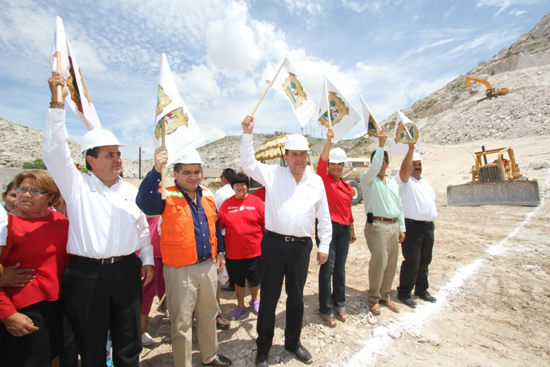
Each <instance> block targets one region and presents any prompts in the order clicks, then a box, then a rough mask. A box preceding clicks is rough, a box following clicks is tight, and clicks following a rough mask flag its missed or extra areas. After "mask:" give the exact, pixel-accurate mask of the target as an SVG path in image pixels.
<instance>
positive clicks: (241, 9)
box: [206, 4, 260, 72]
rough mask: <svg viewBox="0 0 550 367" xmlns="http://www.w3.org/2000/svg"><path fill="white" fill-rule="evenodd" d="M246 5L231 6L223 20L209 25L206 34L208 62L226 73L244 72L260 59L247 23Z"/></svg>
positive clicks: (251, 30) (252, 33)
mask: <svg viewBox="0 0 550 367" xmlns="http://www.w3.org/2000/svg"><path fill="white" fill-rule="evenodd" d="M246 20H247V8H246V5H245V4H234V5H233V6H232V7H231V8H230V9H228V13H227V14H226V16H225V17H224V18H223V19H220V20H217V21H214V22H212V23H210V24H209V26H208V29H207V31H206V36H207V41H208V46H207V48H208V51H207V55H208V58H209V60H210V61H211V62H212V63H213V64H214V65H216V66H217V67H219V68H222V69H225V70H227V71H229V72H233V71H241V70H246V69H248V68H250V67H252V66H253V65H255V64H256V63H257V61H258V60H259V59H260V51H259V50H258V47H257V46H256V43H255V40H254V36H255V34H254V32H253V29H252V28H251V27H250V26H248V25H247V24H246Z"/></svg>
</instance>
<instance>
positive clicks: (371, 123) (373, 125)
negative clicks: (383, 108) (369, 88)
mask: <svg viewBox="0 0 550 367" xmlns="http://www.w3.org/2000/svg"><path fill="white" fill-rule="evenodd" d="M361 107H362V108H363V116H364V117H365V126H366V127H367V135H368V137H369V139H370V140H372V141H374V142H375V143H378V133H379V132H380V130H382V129H381V128H380V125H378V122H377V121H376V119H375V118H374V115H373V114H372V112H371V110H370V108H369V106H367V103H366V102H365V100H364V99H363V97H361Z"/></svg>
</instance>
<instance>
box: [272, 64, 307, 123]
mask: <svg viewBox="0 0 550 367" xmlns="http://www.w3.org/2000/svg"><path fill="white" fill-rule="evenodd" d="M271 80H273V84H272V87H273V88H274V89H275V90H276V91H277V92H279V93H281V94H282V95H283V96H285V97H286V98H287V99H288V101H289V102H290V105H291V106H292V108H293V110H294V113H295V114H296V118H297V119H298V122H299V123H300V125H301V126H302V127H304V126H305V125H306V124H307V123H308V122H309V119H310V118H311V116H313V114H314V113H315V110H316V109H317V106H315V103H313V101H312V100H311V98H310V97H309V96H308V94H307V92H306V89H305V87H304V85H303V84H302V82H301V81H300V80H299V79H298V76H297V75H296V70H294V67H293V66H292V65H291V64H290V62H289V61H288V58H287V57H286V56H285V58H284V59H283V60H281V62H280V63H279V65H278V66H277V69H276V72H275V75H273V77H272V78H271ZM268 82H269V81H268Z"/></svg>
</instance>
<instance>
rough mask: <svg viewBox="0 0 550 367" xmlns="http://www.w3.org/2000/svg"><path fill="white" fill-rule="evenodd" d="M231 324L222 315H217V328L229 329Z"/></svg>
mask: <svg viewBox="0 0 550 367" xmlns="http://www.w3.org/2000/svg"><path fill="white" fill-rule="evenodd" d="M230 326H231V323H230V322H229V321H227V320H226V319H224V318H223V317H221V316H218V317H216V329H218V330H227V329H229V327H230Z"/></svg>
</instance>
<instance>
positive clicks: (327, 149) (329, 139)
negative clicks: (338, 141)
mask: <svg viewBox="0 0 550 367" xmlns="http://www.w3.org/2000/svg"><path fill="white" fill-rule="evenodd" d="M333 138H334V131H332V129H328V131H327V143H326V144H325V147H324V148H323V152H321V159H322V160H323V162H328V157H329V154H330V148H331V147H332V139H333Z"/></svg>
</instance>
